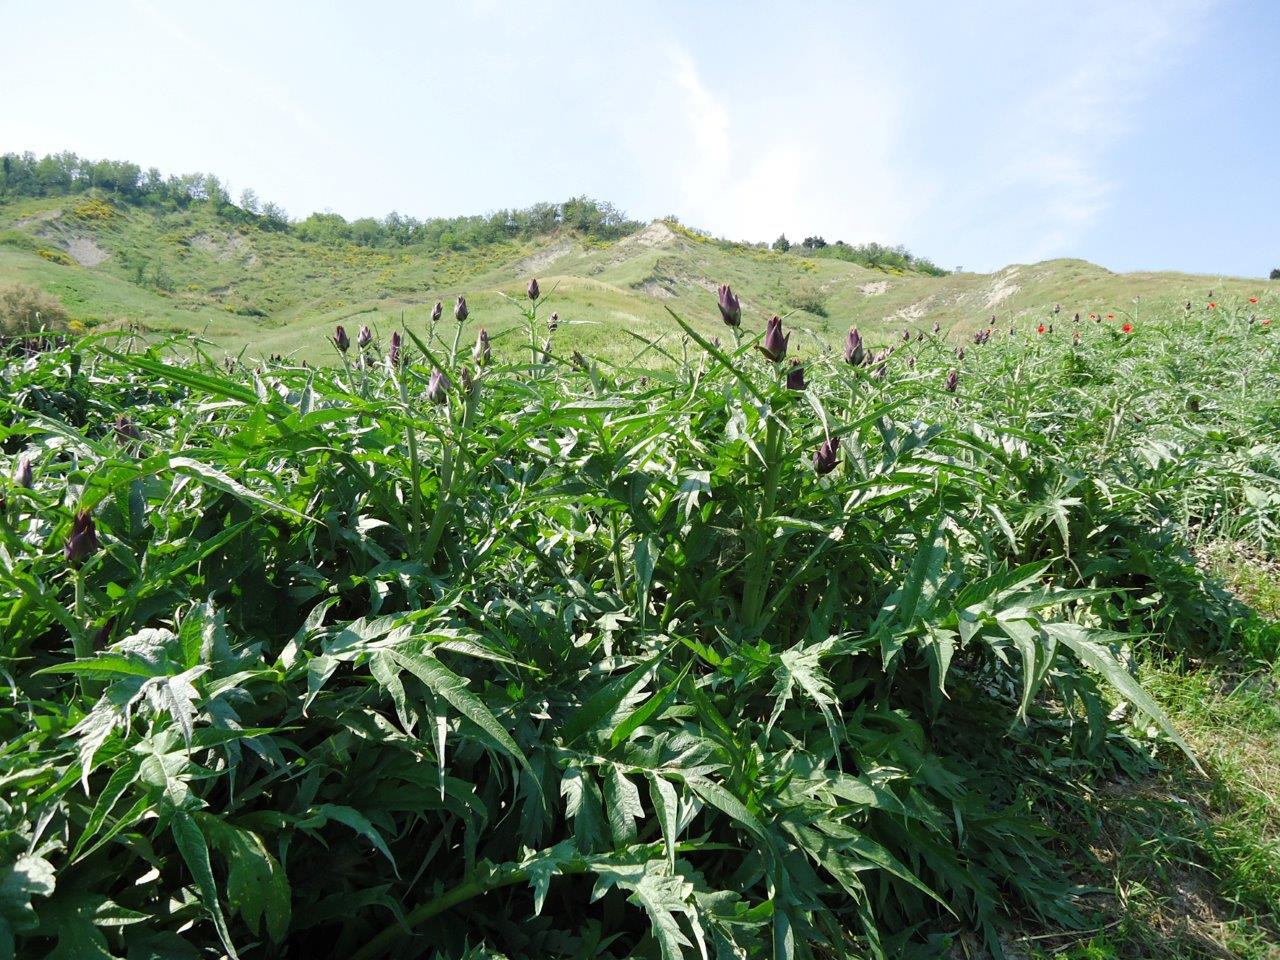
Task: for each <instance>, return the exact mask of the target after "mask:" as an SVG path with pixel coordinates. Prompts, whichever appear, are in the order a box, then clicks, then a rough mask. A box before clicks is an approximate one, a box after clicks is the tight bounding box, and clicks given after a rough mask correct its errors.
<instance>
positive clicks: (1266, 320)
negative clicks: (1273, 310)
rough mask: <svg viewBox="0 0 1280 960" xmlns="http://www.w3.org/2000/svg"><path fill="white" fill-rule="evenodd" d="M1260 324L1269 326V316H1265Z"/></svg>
mask: <svg viewBox="0 0 1280 960" xmlns="http://www.w3.org/2000/svg"><path fill="white" fill-rule="evenodd" d="M1262 325H1263V326H1264V327H1269V326H1271V318H1270V317H1267V318H1266V319H1265V320H1263V321H1262Z"/></svg>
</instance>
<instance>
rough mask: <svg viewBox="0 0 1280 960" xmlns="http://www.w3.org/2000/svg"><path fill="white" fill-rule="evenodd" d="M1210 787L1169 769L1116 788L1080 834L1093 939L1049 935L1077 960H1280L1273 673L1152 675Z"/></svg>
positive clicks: (1217, 667)
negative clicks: (1084, 842) (1087, 865)
mask: <svg viewBox="0 0 1280 960" xmlns="http://www.w3.org/2000/svg"><path fill="white" fill-rule="evenodd" d="M1144 679H1145V682H1146V683H1147V685H1148V686H1149V687H1150V689H1151V690H1152V692H1153V693H1154V694H1155V695H1156V696H1157V697H1158V698H1159V699H1160V701H1161V703H1162V704H1163V705H1164V706H1165V707H1166V709H1168V710H1169V713H1170V716H1171V718H1172V719H1173V721H1174V723H1175V725H1176V726H1177V727H1178V729H1179V730H1180V731H1181V732H1182V734H1183V736H1184V737H1185V738H1186V740H1187V741H1188V743H1190V744H1191V746H1192V748H1193V749H1194V750H1195V752H1196V754H1197V756H1198V757H1200V759H1201V762H1202V763H1203V764H1204V766H1205V768H1206V770H1207V771H1208V773H1207V775H1203V776H1202V775H1199V774H1197V773H1196V772H1195V771H1193V770H1191V769H1189V768H1187V767H1185V766H1182V765H1171V766H1169V767H1167V768H1165V769H1164V770H1163V771H1162V772H1161V773H1159V775H1157V776H1155V777H1152V778H1149V779H1146V780H1142V781H1130V782H1123V783H1117V784H1114V785H1111V786H1110V788H1109V789H1106V790H1104V791H1100V792H1099V793H1098V794H1097V795H1096V796H1095V797H1093V798H1092V800H1093V802H1092V803H1091V804H1090V808H1089V817H1090V819H1091V821H1092V822H1090V823H1084V822H1082V823H1081V828H1082V830H1084V831H1085V835H1086V836H1088V837H1089V838H1090V840H1091V841H1092V842H1091V846H1090V848H1089V849H1088V851H1087V853H1086V852H1085V851H1083V850H1082V851H1081V855H1083V856H1089V857H1090V858H1091V859H1093V858H1096V866H1095V868H1094V869H1093V870H1091V871H1089V872H1088V873H1087V874H1086V875H1084V876H1082V878H1081V879H1082V882H1085V883H1088V884H1090V885H1091V886H1093V887H1094V888H1095V889H1096V890H1098V893H1096V894H1095V895H1094V896H1093V897H1092V898H1091V906H1092V907H1093V908H1094V912H1093V914H1092V921H1093V924H1092V925H1093V927H1094V929H1092V930H1090V931H1088V932H1087V933H1086V934H1084V935H1083V936H1081V935H1066V936H1064V935H1062V934H1048V935H1044V934H1041V935H1040V937H1042V938H1043V939H1044V940H1048V941H1051V942H1052V944H1053V946H1054V948H1055V949H1054V951H1053V952H1052V954H1050V953H1046V952H1045V951H1043V950H1041V951H1040V952H1039V953H1038V955H1039V956H1045V957H1047V956H1051V955H1052V956H1064V957H1075V958H1080V960H1085V958H1093V957H1099V958H1102V957H1107V958H1112V957H1114V958H1121V957H1156V956H1159V957H1171V958H1188V960H1190V958H1220V957H1240V958H1250V960H1253V958H1256V960H1274V958H1275V957H1277V956H1280V911H1278V910H1277V906H1276V905H1277V903H1280V767H1278V765H1277V764H1278V758H1280V704H1278V703H1277V698H1276V690H1277V683H1278V682H1280V672H1278V671H1277V670H1276V668H1275V666H1274V665H1265V664H1263V665H1258V666H1255V667H1252V668H1249V669H1248V670H1247V671H1246V672H1243V673H1242V672H1241V670H1240V665H1239V663H1236V662H1230V661H1227V662H1222V663H1216V664H1215V663H1208V664H1203V663H1202V664H1199V665H1197V666H1195V667H1194V668H1191V667H1188V666H1186V665H1185V664H1183V665H1178V664H1163V665H1162V664H1152V665H1150V666H1149V667H1148V669H1147V670H1146V671H1144Z"/></svg>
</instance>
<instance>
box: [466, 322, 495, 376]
mask: <svg viewBox="0 0 1280 960" xmlns="http://www.w3.org/2000/svg"><path fill="white" fill-rule="evenodd" d="M492 356H493V351H492V350H490V349H489V331H488V330H486V329H485V328H484V327H481V328H480V332H479V333H477V334H476V345H475V347H474V348H473V349H472V351H471V359H472V361H473V362H474V363H475V365H476V366H477V367H486V366H488V365H489V359H490V358H491V357H492Z"/></svg>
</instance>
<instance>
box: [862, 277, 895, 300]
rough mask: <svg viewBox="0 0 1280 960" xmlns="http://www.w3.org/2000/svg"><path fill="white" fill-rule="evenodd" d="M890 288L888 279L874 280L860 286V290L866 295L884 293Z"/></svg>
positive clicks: (873, 295)
mask: <svg viewBox="0 0 1280 960" xmlns="http://www.w3.org/2000/svg"><path fill="white" fill-rule="evenodd" d="M888 289H889V281H888V280H875V281H872V282H871V283H864V284H863V285H862V286H860V287H859V288H858V291H859V292H860V293H862V294H863V295H864V296H868V297H875V296H879V295H880V294H882V293H884V292H885V291H886V290H888Z"/></svg>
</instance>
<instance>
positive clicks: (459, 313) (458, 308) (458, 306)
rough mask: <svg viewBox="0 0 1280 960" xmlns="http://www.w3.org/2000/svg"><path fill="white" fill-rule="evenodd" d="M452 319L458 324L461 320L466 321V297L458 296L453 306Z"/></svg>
mask: <svg viewBox="0 0 1280 960" xmlns="http://www.w3.org/2000/svg"><path fill="white" fill-rule="evenodd" d="M453 318H454V319H455V320H457V321H458V322H459V323H462V321H463V320H465V319H467V298H466V297H464V296H459V297H458V302H457V303H455V304H454V305H453Z"/></svg>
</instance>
